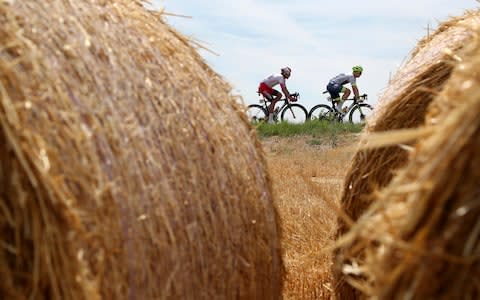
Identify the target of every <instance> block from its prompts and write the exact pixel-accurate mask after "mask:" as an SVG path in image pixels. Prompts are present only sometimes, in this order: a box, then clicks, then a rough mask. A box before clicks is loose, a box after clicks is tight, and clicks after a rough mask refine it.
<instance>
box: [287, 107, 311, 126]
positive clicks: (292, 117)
mask: <svg viewBox="0 0 480 300" xmlns="http://www.w3.org/2000/svg"><path fill="white" fill-rule="evenodd" d="M280 119H281V120H282V121H283V122H288V123H291V124H302V123H305V121H307V120H308V113H307V110H306V109H305V107H303V106H302V105H300V104H296V103H294V104H289V105H287V106H286V107H285V108H284V109H283V110H282V114H281V115H280Z"/></svg>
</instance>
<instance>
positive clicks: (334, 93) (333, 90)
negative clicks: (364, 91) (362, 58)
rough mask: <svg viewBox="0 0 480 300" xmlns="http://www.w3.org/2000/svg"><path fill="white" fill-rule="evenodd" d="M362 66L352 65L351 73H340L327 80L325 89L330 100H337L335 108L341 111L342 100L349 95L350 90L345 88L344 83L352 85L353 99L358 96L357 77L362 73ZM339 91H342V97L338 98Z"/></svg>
mask: <svg viewBox="0 0 480 300" xmlns="http://www.w3.org/2000/svg"><path fill="white" fill-rule="evenodd" d="M362 72H363V68H362V67H361V66H354V67H353V68H352V74H351V75H350V74H349V75H345V74H344V73H341V74H339V75H337V76H335V77H333V78H332V79H330V81H329V82H328V85H327V91H328V93H329V94H330V97H332V101H335V102H337V107H336V108H337V110H338V111H339V112H342V105H343V102H345V100H346V99H347V98H348V96H350V93H351V91H350V90H349V89H348V88H346V87H345V86H344V85H345V84H348V83H350V84H351V86H352V90H353V94H354V96H355V100H358V99H359V98H360V94H359V92H358V87H357V78H358V77H360V76H361V75H362ZM340 93H343V95H342V97H341V98H340Z"/></svg>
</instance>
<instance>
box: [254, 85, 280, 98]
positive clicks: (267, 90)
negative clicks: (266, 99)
mask: <svg viewBox="0 0 480 300" xmlns="http://www.w3.org/2000/svg"><path fill="white" fill-rule="evenodd" d="M258 92H259V93H261V94H262V95H265V96H276V95H278V94H280V92H279V91H277V90H275V89H272V88H271V87H269V86H268V85H267V84H266V83H263V82H262V83H260V85H259V86H258Z"/></svg>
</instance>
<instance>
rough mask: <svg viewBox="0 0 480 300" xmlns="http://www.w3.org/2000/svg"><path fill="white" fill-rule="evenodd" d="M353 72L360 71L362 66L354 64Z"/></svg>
mask: <svg viewBox="0 0 480 300" xmlns="http://www.w3.org/2000/svg"><path fill="white" fill-rule="evenodd" d="M352 70H353V72H360V73H362V72H363V68H362V66H355V67H353V68H352Z"/></svg>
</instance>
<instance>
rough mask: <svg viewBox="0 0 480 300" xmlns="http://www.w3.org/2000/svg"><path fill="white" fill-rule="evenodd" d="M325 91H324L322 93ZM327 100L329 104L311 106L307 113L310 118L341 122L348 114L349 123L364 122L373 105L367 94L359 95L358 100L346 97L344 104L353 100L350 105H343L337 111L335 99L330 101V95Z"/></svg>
mask: <svg viewBox="0 0 480 300" xmlns="http://www.w3.org/2000/svg"><path fill="white" fill-rule="evenodd" d="M325 93H327V92H324V94H325ZM327 100H328V101H329V102H330V103H331V105H330V106H329V105H326V104H318V105H315V106H314V107H312V109H311V110H310V112H309V113H308V117H309V119H310V120H327V121H337V122H343V119H344V118H345V117H346V116H347V115H348V120H349V122H351V123H357V124H364V123H365V121H366V119H367V117H368V116H369V115H370V114H371V113H372V111H373V106H371V105H370V104H368V103H365V101H367V94H363V95H361V96H360V98H359V99H358V100H355V99H354V98H350V99H346V100H345V103H344V105H346V104H347V101H353V102H352V103H351V104H350V105H348V106H344V108H343V111H338V110H337V108H336V105H337V101H332V98H331V97H330V96H328V97H327Z"/></svg>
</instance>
